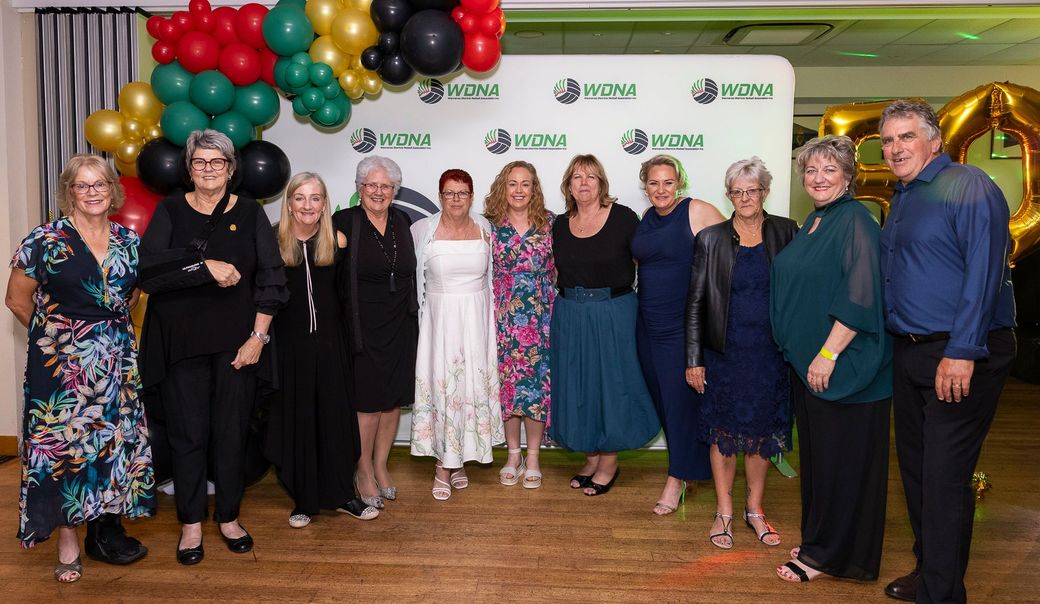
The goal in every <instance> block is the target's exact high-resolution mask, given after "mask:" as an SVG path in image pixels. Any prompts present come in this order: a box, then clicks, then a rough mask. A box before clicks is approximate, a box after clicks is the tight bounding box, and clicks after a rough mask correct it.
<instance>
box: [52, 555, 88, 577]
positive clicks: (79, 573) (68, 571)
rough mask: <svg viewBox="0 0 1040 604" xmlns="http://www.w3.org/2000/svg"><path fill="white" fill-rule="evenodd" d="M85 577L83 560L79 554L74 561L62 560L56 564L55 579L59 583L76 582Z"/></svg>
mask: <svg viewBox="0 0 1040 604" xmlns="http://www.w3.org/2000/svg"><path fill="white" fill-rule="evenodd" d="M82 577H83V561H82V560H80V558H79V556H76V559H75V560H73V561H72V562H68V563H66V562H62V561H61V560H59V561H58V563H57V564H56V565H55V566H54V580H55V581H57V582H58V583H75V582H76V581H79V580H80V579H81V578H82Z"/></svg>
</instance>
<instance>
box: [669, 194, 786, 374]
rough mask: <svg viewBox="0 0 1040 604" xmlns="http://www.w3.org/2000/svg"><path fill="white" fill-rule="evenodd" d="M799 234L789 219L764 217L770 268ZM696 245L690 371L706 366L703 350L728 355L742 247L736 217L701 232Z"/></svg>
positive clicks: (689, 307) (689, 310) (689, 301)
mask: <svg viewBox="0 0 1040 604" xmlns="http://www.w3.org/2000/svg"><path fill="white" fill-rule="evenodd" d="M763 214H765V213H764V212H763ZM797 232H798V223H796V222H795V221H793V220H791V219H790V218H783V217H780V216H770V215H769V214H765V220H764V221H763V223H762V241H763V243H765V246H766V256H767V258H768V259H769V262H770V264H772V261H773V258H774V257H775V256H776V255H777V254H778V253H779V252H780V250H782V249H784V246H786V245H787V244H788V243H790V241H791V239H792V238H794V235H795V233H797ZM695 245H696V249H695V251H694V254H693V267H692V268H691V269H690V289H689V292H688V293H687V294H686V366H687V367H703V366H704V350H703V349H704V347H708V348H711V349H712V350H714V351H716V352H719V353H722V352H725V348H726V322H727V320H728V319H729V293H730V281H731V279H732V277H733V264H734V263H735V262H736V258H737V246H739V245H740V236H739V235H737V231H736V230H735V229H734V228H733V217H732V216H731V217H730V219H729V220H727V221H725V222H721V223H719V224H716V225H712V226H710V227H707V228H705V229H702V230H701V232H700V233H698V234H697V241H696V244H695Z"/></svg>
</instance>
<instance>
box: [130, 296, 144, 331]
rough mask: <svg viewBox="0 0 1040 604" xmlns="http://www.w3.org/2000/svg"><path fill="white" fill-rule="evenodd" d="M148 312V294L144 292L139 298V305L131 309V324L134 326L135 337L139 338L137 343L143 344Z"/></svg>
mask: <svg viewBox="0 0 1040 604" xmlns="http://www.w3.org/2000/svg"><path fill="white" fill-rule="evenodd" d="M147 311H148V294H146V293H144V292H142V293H141V296H140V297H139V298H137V304H135V305H134V307H133V308H131V309H130V322H131V323H132V324H133V326H134V335H136V336H137V343H138V344H140V343H141V332H142V331H144V315H145V313H146V312H147Z"/></svg>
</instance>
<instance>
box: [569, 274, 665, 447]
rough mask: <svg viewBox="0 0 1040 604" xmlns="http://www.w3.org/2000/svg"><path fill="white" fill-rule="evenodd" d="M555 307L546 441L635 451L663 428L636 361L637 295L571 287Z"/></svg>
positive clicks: (637, 360)
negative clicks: (613, 293)
mask: <svg viewBox="0 0 1040 604" xmlns="http://www.w3.org/2000/svg"><path fill="white" fill-rule="evenodd" d="M562 293H563V295H561V296H559V297H557V298H556V302H555V304H554V306H553V315H552V323H551V327H550V343H551V346H552V356H551V358H550V375H551V376H552V382H553V385H552V405H551V413H552V421H551V422H550V423H549V426H550V428H549V437H550V438H551V439H552V440H553V441H555V442H556V443H557V444H559V445H560V446H562V447H566V448H568V449H571V450H572V451H583V452H586V453H595V452H600V451H602V452H613V451H625V450H628V449H638V448H639V447H642V446H643V445H645V444H646V443H648V442H649V441H650V440H652V439H653V438H654V437H655V436H656V435H657V433H658V432H660V430H661V424H660V422H659V420H658V418H657V412H656V411H655V410H654V403H653V401H652V400H651V398H650V393H649V392H647V389H646V382H645V381H644V380H643V373H642V370H641V369H640V365H639V358H638V356H636V309H637V302H636V295H635V294H634V293H627V294H624V295H621V296H619V297H617V298H611V297H610V290H609V289H605V288H604V289H584V288H574V289H568V290H566V292H562Z"/></svg>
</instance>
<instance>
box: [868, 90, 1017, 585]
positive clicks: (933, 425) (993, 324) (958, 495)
mask: <svg viewBox="0 0 1040 604" xmlns="http://www.w3.org/2000/svg"><path fill="white" fill-rule="evenodd" d="M880 130H881V149H882V152H883V154H884V157H885V161H886V162H887V163H888V166H889V168H890V169H891V170H892V172H893V173H894V174H895V175H896V177H897V178H899V183H898V184H896V187H895V194H894V195H893V197H892V204H891V211H890V212H889V214H888V217H887V220H886V221H885V226H884V229H883V230H882V233H881V273H882V277H883V279H884V282H883V286H884V297H885V313H886V314H885V317H886V323H887V326H888V329H889V331H891V332H892V333H893V334H894V335H895V336H896V337H895V346H894V350H893V374H894V375H893V395H892V400H893V409H894V415H895V428H896V452H897V453H898V456H899V469H900V473H901V475H902V478H903V490H904V491H905V493H906V502H907V510H908V514H909V516H910V525H911V527H912V528H913V531H914V538H915V540H916V541H915V543H914V554H915V556H916V557H917V568H916V569H915V570H914V571H913V572H911V573H910V574H908V575H906V576H903V577H900V578H898V579H896V580H895V581H893V582H892V583H890V584H889V585H888V586H887V587H886V588H885V593H886V594H888V595H889V596H892V597H894V598H899V599H904V600H916V601H917V602H965V601H966V600H967V592H966V591H965V589H964V573H965V571H966V570H967V567H968V553H969V550H970V548H971V531H972V520H973V516H974V512H975V494H974V492H973V491H972V488H971V478H972V474H973V472H974V471H975V463H976V462H977V461H978V458H979V451H980V450H981V448H982V441H983V440H984V439H985V437H986V433H987V432H988V431H989V427H990V424H991V423H992V421H993V415H994V414H995V412H996V408H997V400H998V399H999V398H1000V392H1001V390H1002V389H1003V387H1004V382H1005V381H1006V380H1007V375H1008V371H1009V370H1010V367H1011V361H1012V360H1013V359H1014V356H1015V337H1014V333H1013V332H1012V330H1011V328H1012V327H1014V325H1015V301H1014V295H1013V292H1012V288H1011V270H1010V268H1009V265H1008V250H1009V249H1010V234H1009V232H1008V219H1009V212H1008V206H1007V201H1006V200H1005V199H1004V195H1003V194H1002V193H1001V191H1000V189H999V188H998V187H997V186H996V185H995V184H993V181H992V180H991V179H990V178H989V176H987V175H986V173H985V172H983V171H982V170H979V169H978V168H975V167H973V166H966V165H961V164H957V163H954V162H953V161H952V160H951V159H950V156H949V155H947V154H945V153H941V147H942V137H941V133H940V131H939V123H938V119H937V118H936V115H935V112H934V111H933V110H932V108H931V107H930V106H929V105H927V104H925V103H918V102H911V101H896V102H894V103H892V104H891V105H889V106H888V107H887V108H885V110H884V112H883V113H882V115H881V123H880Z"/></svg>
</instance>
